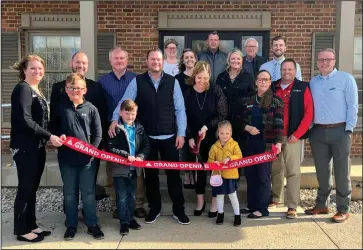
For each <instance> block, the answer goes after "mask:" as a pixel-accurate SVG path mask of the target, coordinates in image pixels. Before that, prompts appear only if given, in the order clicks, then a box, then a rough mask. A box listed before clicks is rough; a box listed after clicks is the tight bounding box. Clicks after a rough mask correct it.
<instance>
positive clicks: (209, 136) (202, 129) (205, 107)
mask: <svg viewBox="0 0 363 250" xmlns="http://www.w3.org/2000/svg"><path fill="white" fill-rule="evenodd" d="M210 75H211V70H210V66H209V64H208V63H207V62H205V61H200V62H198V63H197V64H196V65H195V67H194V70H193V73H192V75H191V76H190V78H189V79H188V84H189V85H191V86H192V88H189V89H187V90H186V92H185V94H184V99H185V109H186V113H187V121H188V124H187V139H188V143H189V147H190V148H192V149H193V148H194V147H195V146H196V138H197V136H200V137H201V138H202V139H203V140H202V142H201V144H200V150H199V152H200V155H201V158H202V159H203V160H204V161H207V160H208V152H209V149H210V147H211V146H212V145H213V143H214V142H215V138H216V137H215V132H216V129H217V125H218V123H219V122H220V121H222V120H224V119H225V118H226V117H227V114H228V108H227V101H226V98H225V96H224V94H223V91H222V89H221V88H220V87H218V86H216V85H213V86H211V85H210ZM195 179H196V180H195V192H196V194H197V207H196V209H195V210H194V215H195V216H200V215H201V214H202V213H203V211H204V210H205V206H206V203H205V201H204V194H205V186H206V183H207V181H206V180H207V172H206V171H196V173H195ZM208 216H209V217H215V216H217V205H216V201H215V195H214V198H213V199H212V206H211V210H210V211H209V213H208Z"/></svg>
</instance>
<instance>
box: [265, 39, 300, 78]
mask: <svg viewBox="0 0 363 250" xmlns="http://www.w3.org/2000/svg"><path fill="white" fill-rule="evenodd" d="M271 51H272V53H273V54H274V58H273V59H272V60H271V61H268V62H266V63H264V64H262V65H261V67H260V70H263V69H264V70H267V71H268V72H270V74H271V76H272V81H277V80H279V79H280V78H281V63H282V62H283V61H284V60H285V55H284V54H285V52H286V39H285V38H284V37H282V36H275V37H274V38H272V48H271ZM296 78H297V79H298V80H300V81H302V77H301V69H300V65H299V64H298V63H296Z"/></svg>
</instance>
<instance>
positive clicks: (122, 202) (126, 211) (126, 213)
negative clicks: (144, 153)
mask: <svg viewBox="0 0 363 250" xmlns="http://www.w3.org/2000/svg"><path fill="white" fill-rule="evenodd" d="M131 173H132V174H130V176H129V177H122V176H120V177H113V186H114V188H115V194H116V205H117V210H118V214H119V216H120V223H121V224H130V221H131V220H132V219H133V215H134V207H135V195H136V183H137V175H136V171H131Z"/></svg>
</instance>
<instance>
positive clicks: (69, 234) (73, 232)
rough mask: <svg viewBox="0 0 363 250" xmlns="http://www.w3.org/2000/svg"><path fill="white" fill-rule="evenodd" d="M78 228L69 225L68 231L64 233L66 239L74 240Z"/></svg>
mask: <svg viewBox="0 0 363 250" xmlns="http://www.w3.org/2000/svg"><path fill="white" fill-rule="evenodd" d="M76 233H77V228H75V227H67V230H66V232H65V233H64V237H63V238H64V240H73V239H74V236H76Z"/></svg>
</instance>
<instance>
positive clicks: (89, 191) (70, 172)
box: [59, 161, 97, 227]
mask: <svg viewBox="0 0 363 250" xmlns="http://www.w3.org/2000/svg"><path fill="white" fill-rule="evenodd" d="M59 168H60V172H61V176H62V181H63V195H64V207H65V214H66V225H67V227H69V226H71V227H77V225H78V203H79V190H81V199H82V203H83V210H84V221H85V224H86V225H87V226H94V225H96V224H97V215H96V210H97V207H96V206H97V205H96V198H95V190H96V187H95V182H94V180H95V175H96V164H95V161H92V163H89V164H88V165H86V166H73V165H68V164H59Z"/></svg>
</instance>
